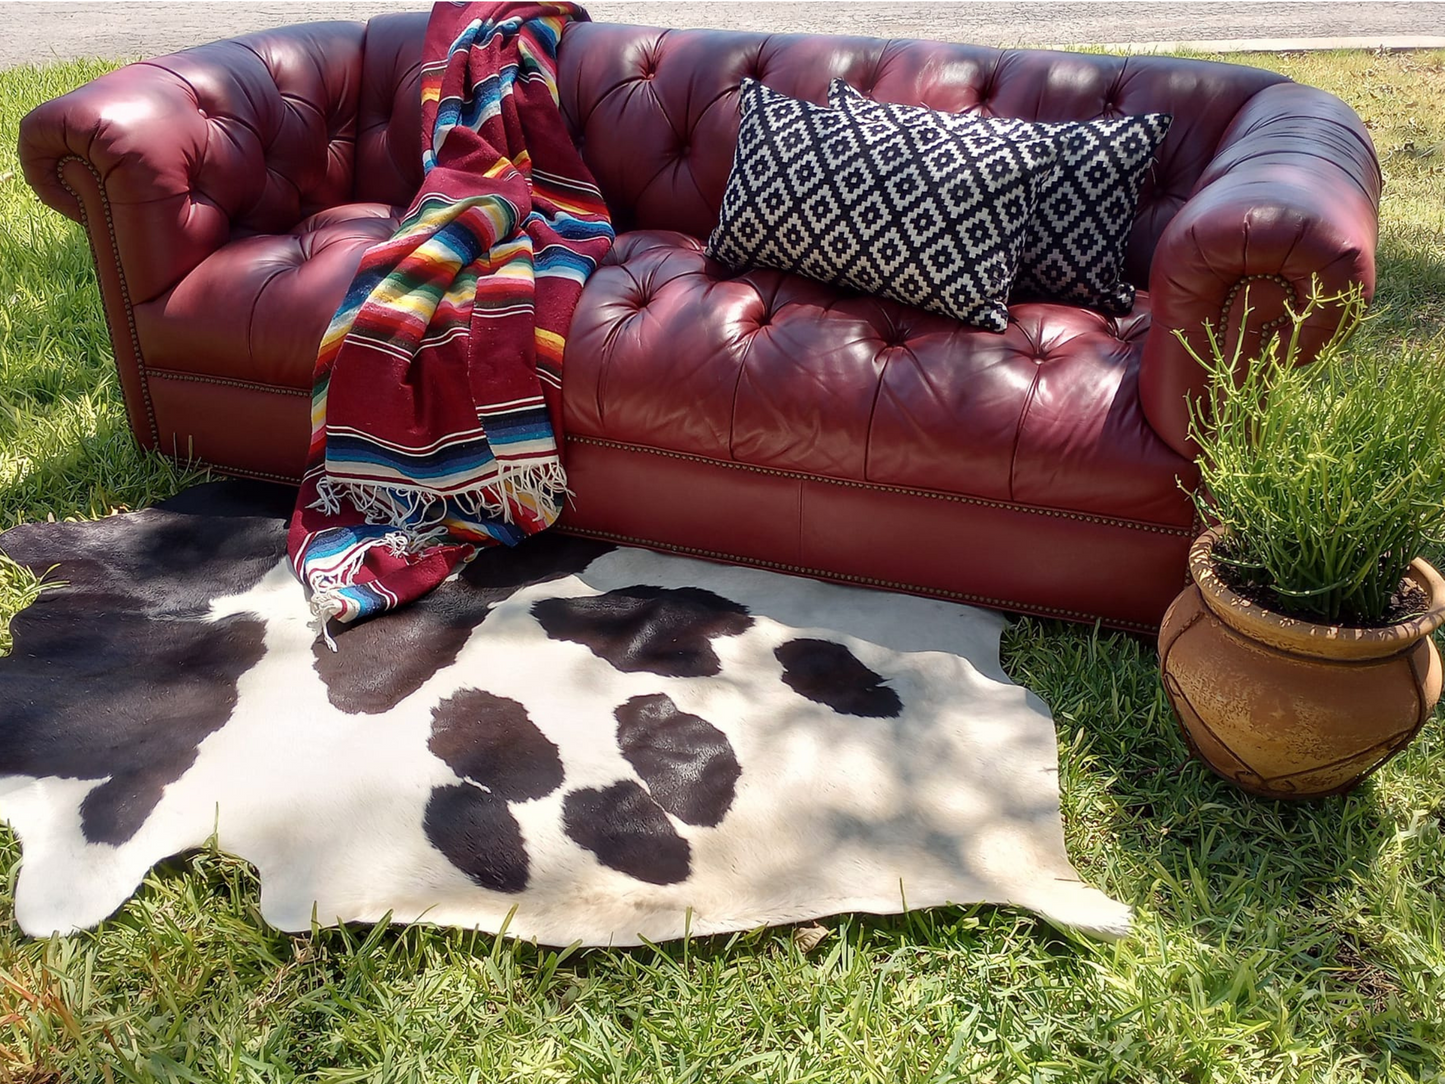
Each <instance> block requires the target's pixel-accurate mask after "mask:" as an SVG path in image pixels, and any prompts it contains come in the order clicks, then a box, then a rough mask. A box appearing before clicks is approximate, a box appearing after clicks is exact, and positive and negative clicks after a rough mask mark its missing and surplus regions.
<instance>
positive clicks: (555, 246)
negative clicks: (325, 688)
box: [288, 3, 613, 648]
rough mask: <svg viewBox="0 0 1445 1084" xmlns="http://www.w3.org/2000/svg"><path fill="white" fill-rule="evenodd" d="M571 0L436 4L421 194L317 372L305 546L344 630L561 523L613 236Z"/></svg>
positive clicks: (355, 284) (300, 545)
mask: <svg viewBox="0 0 1445 1084" xmlns="http://www.w3.org/2000/svg"><path fill="white" fill-rule="evenodd" d="M586 18H587V13H586V12H585V11H583V10H582V9H581V8H579V7H577V6H576V5H574V4H569V3H470V4H449V3H443V4H437V5H436V6H435V7H434V8H433V10H432V13H431V19H430V21H429V23H428V25H427V32H426V43H425V46H424V52H423V66H422V72H421V95H422V146H423V151H422V167H423V171H424V179H423V181H422V185H421V190H420V191H419V192H418V193H417V196H416V198H415V199H414V200H413V201H412V204H411V206H410V207H409V208H408V210H407V212H406V214H405V216H404V217H403V218H402V221H401V224H400V226H398V228H397V231H396V233H395V234H394V235H393V236H392V237H391V238H390V239H389V240H388V241H386V242H384V243H382V244H380V245H377V246H376V247H374V248H372V249H370V250H369V251H368V252H367V253H366V255H365V256H364V257H363V259H362V261H361V267H360V269H359V270H358V271H357V273H356V277H355V279H354V280H353V281H352V284H351V287H350V289H349V290H348V291H347V294H346V298H345V300H343V301H342V303H341V307H340V308H339V309H338V310H337V312H336V315H335V316H334V317H333V318H332V321H331V324H330V326H329V327H328V328H327V331H326V334H325V336H324V338H323V339H322V343H321V348H320V351H319V353H318V356H317V360H316V376H315V383H314V390H313V392H312V405H311V430H312V431H311V446H310V454H309V458H308V462H307V468H306V473H305V476H304V479H303V483H302V488H301V494H300V498H299V500H298V502H297V505H296V510H295V513H294V515H293V517H292V520H291V527H290V534H289V539H288V549H289V552H290V557H291V562H292V565H293V566H294V568H295V570H296V574H297V576H298V577H299V578H300V579H301V581H302V582H303V583H304V584H306V585H307V586H308V587H309V588H310V589H311V609H312V613H313V615H314V617H315V619H316V628H317V631H318V633H319V634H320V635H321V636H322V637H323V638H325V639H326V641H327V643H328V645H330V646H331V647H333V648H334V647H335V644H334V642H333V641H332V640H331V637H330V635H329V633H328V632H327V627H326V626H327V622H328V621H329V620H330V619H332V618H335V619H336V620H338V621H341V622H351V621H355V620H357V619H358V618H363V617H367V616H370V615H372V614H375V613H379V612H381V611H384V610H390V609H394V608H396V607H398V606H401V605H403V604H404V603H407V602H409V601H411V600H413V599H415V598H418V597H419V596H421V595H423V594H425V593H427V592H428V591H430V590H432V589H433V588H435V587H436V586H437V585H438V584H440V583H442V582H443V581H444V580H445V579H446V578H447V577H448V576H449V575H451V574H452V572H454V571H455V570H456V569H457V568H458V567H459V566H460V565H463V564H465V563H466V562H467V561H469V560H471V559H472V558H473V557H474V556H475V555H476V554H477V553H478V552H479V550H480V548H481V547H484V546H489V545H494V544H497V543H501V544H503V545H514V544H515V543H516V542H518V541H520V540H521V539H522V538H525V537H526V536H528V535H530V534H534V533H535V532H537V531H540V530H542V529H543V528H545V527H547V526H549V525H550V524H551V523H552V522H553V521H554V520H555V519H556V518H557V515H558V513H559V512H560V511H561V508H562V502H563V500H564V499H565V497H566V477H565V475H564V474H563V470H562V463H561V459H560V457H559V455H558V439H557V438H558V433H559V428H558V426H559V422H560V415H559V406H560V401H559V396H558V395H557V394H555V393H556V392H558V391H559V390H560V387H561V378H562V350H563V345H564V341H565V336H566V333H567V328H568V325H569V323H570V322H571V319H572V311H573V309H574V308H575V306H576V304H577V297H578V295H579V294H580V292H581V289H582V285H583V283H584V282H585V281H586V279H587V276H588V275H589V274H590V273H591V271H592V270H593V269H594V268H595V267H596V266H597V263H598V261H599V260H601V258H602V257H603V256H604V255H605V254H606V252H607V250H608V248H609V247H610V246H611V244H612V238H613V233H612V226H611V224H610V222H609V220H608V217H607V208H606V206H605V204H604V203H603V202H602V198H601V196H600V195H599V193H598V191H597V187H596V185H595V184H594V183H593V180H592V177H591V174H590V173H589V172H588V170H587V167H586V166H585V165H584V164H583V162H582V159H581V156H580V155H579V154H578V153H577V149H576V147H575V146H574V145H573V143H572V140H571V137H570V136H569V135H568V132H567V129H566V126H565V125H564V123H563V121H562V116H561V112H560V110H559V108H558V99H557V46H558V43H559V42H560V41H561V38H562V32H563V30H564V29H565V27H566V25H567V23H568V22H569V21H571V20H584V19H586Z"/></svg>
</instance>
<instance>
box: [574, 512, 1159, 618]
mask: <svg viewBox="0 0 1445 1084" xmlns="http://www.w3.org/2000/svg"><path fill="white" fill-rule="evenodd" d="M557 530H558V531H560V532H561V533H563V534H574V535H582V536H584V537H586V538H602V539H606V540H607V541H609V542H625V543H628V544H630V545H637V546H644V547H646V548H648V549H654V550H666V551H668V552H669V553H687V554H692V555H694V556H697V557H708V558H711V559H712V560H715V561H726V562H728V563H730V564H740V565H753V566H756V567H760V568H770V569H776V570H778V571H780V572H789V573H793V574H796V575H803V576H812V577H815V578H818V579H825V580H837V581H841V582H844V583H857V584H864V585H866V586H868V587H885V588H890V589H892V590H895V591H904V592H907V593H909V594H916V595H927V596H931V597H933V598H940V597H942V598H949V599H955V600H958V601H961V602H976V603H980V604H982V605H984V606H991V607H994V608H995V609H1005V610H1016V611H1019V612H1021V613H1031V614H1036V615H1038V616H1041V617H1063V618H1070V619H1072V620H1075V621H1104V622H1105V623H1106V624H1108V625H1110V626H1112V627H1116V628H1121V629H1125V630H1126V631H1129V632H1142V633H1154V632H1158V631H1159V630H1158V626H1155V625H1146V624H1143V623H1142V622H1138V621H1124V620H1119V619H1116V618H1105V617H1101V616H1100V615H1098V614H1091V613H1085V612H1084V611H1083V610H1065V609H1062V608H1059V607H1056V606H1038V605H1035V604H1033V603H1028V604H1024V603H1020V602H1015V601H1013V600H1011V599H1002V598H993V597H992V596H989V595H973V594H969V593H967V592H965V591H949V590H946V589H945V588H942V587H920V586H919V585H918V584H914V583H901V582H899V581H897V580H883V579H878V578H877V577H875V576H855V575H853V574H851V573H848V572H832V571H829V570H828V569H822V568H810V567H808V566H806V565H790V564H784V563H783V562H781V561H765V560H763V559H762V558H759V557H740V556H738V555H737V554H735V553H722V552H719V551H717V550H704V549H698V548H696V547H694V546H680V545H677V544H675V543H672V542H658V541H657V540H655V539H648V538H634V537H632V536H631V535H625V534H616V533H614V532H612V531H594V530H592V529H591V528H588V527H573V526H571V525H570V524H560V525H558V527H557Z"/></svg>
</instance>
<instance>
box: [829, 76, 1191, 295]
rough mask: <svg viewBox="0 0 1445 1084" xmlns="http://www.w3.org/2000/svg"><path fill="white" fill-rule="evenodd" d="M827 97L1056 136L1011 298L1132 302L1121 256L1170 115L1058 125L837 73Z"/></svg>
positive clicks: (957, 127)
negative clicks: (934, 102)
mask: <svg viewBox="0 0 1445 1084" xmlns="http://www.w3.org/2000/svg"><path fill="white" fill-rule="evenodd" d="M828 102H829V104H830V105H832V106H834V107H835V108H838V109H842V110H843V111H844V112H848V113H852V114H853V115H855V116H857V117H859V118H862V119H868V120H878V119H882V118H884V117H888V118H891V119H892V120H894V121H895V122H897V123H899V124H903V125H913V124H925V125H928V126H929V127H933V126H936V125H939V124H942V125H944V126H945V127H949V128H951V129H952V130H954V131H968V130H980V129H981V130H983V131H986V132H989V133H991V134H994V135H999V136H1003V137H1005V138H1007V139H1021V140H1035V139H1039V138H1044V137H1052V138H1055V139H1058V140H1059V142H1060V148H1059V162H1058V168H1057V169H1056V170H1055V171H1054V173H1053V174H1052V176H1051V177H1050V178H1049V179H1048V180H1047V181H1046V182H1045V185H1044V188H1043V191H1042V192H1041V193H1040V195H1039V203H1038V206H1037V207H1036V208H1035V210H1034V219H1033V222H1032V224H1031V225H1030V228H1029V236H1028V239H1027V241H1026V242H1025V243H1024V248H1023V252H1022V255H1021V258H1020V261H1019V269H1018V276H1017V278H1015V279H1014V284H1013V291H1012V295H1011V296H1012V298H1013V299H1014V300H1022V299H1024V298H1029V297H1037V298H1046V299H1048V300H1051V301H1064V302H1068V303H1070V304H1074V305H1084V306H1087V307H1089V308H1097V309H1101V310H1102V311H1104V312H1107V313H1112V314H1114V315H1121V314H1123V313H1127V312H1128V311H1129V310H1130V309H1131V308H1132V307H1133V305H1134V287H1133V286H1131V285H1129V283H1127V282H1125V281H1124V278H1123V272H1124V256H1125V253H1126V250H1127V249H1128V245H1129V231H1130V230H1131V229H1132V228H1133V226H1134V215H1135V212H1136V210H1137V208H1138V205H1139V189H1140V188H1141V187H1143V184H1144V178H1145V176H1147V174H1148V172H1149V166H1150V164H1151V163H1152V162H1153V161H1154V152H1155V151H1156V150H1158V148H1159V144H1160V143H1162V142H1163V141H1164V136H1165V135H1166V134H1168V132H1169V124H1170V122H1171V121H1172V120H1173V117H1172V116H1171V115H1170V114H1168V113H1145V114H1142V115H1140V116H1134V117H1118V118H1116V119H1113V120H1091V121H1066V122H1049V121H1027V120H1011V119H1008V118H1004V117H977V116H973V115H971V114H968V113H941V112H938V111H937V110H933V109H926V108H924V107H923V106H912V105H888V104H884V103H881V102H875V101H873V100H871V99H870V98H868V97H866V96H864V95H863V94H862V93H861V92H860V91H858V90H855V89H854V88H853V87H851V86H849V85H848V84H847V83H846V82H844V81H843V80H842V79H834V80H833V83H832V85H831V86H830V87H829V88H828Z"/></svg>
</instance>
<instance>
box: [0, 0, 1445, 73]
mask: <svg viewBox="0 0 1445 1084" xmlns="http://www.w3.org/2000/svg"><path fill="white" fill-rule="evenodd" d="M427 6H428V5H427V3H426V0H337V2H334V3H316V2H314V0H302V2H297V3H283V2H277V0H261V2H245V0H231V2H224V0H168V2H161V3H157V2H151V0H145V2H129V3H120V2H111V3H57V2H54V0H0V68H4V67H9V66H12V65H15V64H27V63H44V62H46V61H49V60H60V59H64V58H68V57H76V56H104V57H116V58H119V57H142V56H159V55H160V54H162V53H168V52H172V51H174V50H176V49H183V48H185V47H187V46H190V45H197V44H200V43H201V42H206V41H213V40H215V39H216V38H224V37H230V36H232V35H235V34H240V33H244V32H246V31H249V30H259V29H262V28H264V27H268V26H281V25H284V24H286V23H300V22H308V21H311V20H315V19H364V18H367V17H369V16H371V15H375V14H378V13H381V12H384V11H407V10H419V9H423V8H426V7H427ZM587 6H588V8H589V9H590V11H591V13H592V17H593V18H595V19H598V20H605V21H608V22H631V23H643V24H650V25H657V26H676V27H694V26H713V27H725V28H729V29H736V30H766V31H777V32H806V31H815V32H824V33H834V34H866V35H870V36H874V37H905V38H934V39H941V40H944V41H964V42H977V43H980V44H989V45H1021V44H1028V45H1071V44H1072V45H1078V44H1112V45H1120V44H1123V43H1130V44H1132V45H1136V46H1137V45H1140V44H1144V45H1150V44H1153V45H1158V46H1165V47H1167V46H1173V45H1177V44H1181V43H1201V45H1200V47H1204V48H1218V47H1220V45H1219V44H1218V43H1241V42H1245V43H1248V44H1251V45H1253V46H1254V47H1256V48H1283V47H1299V45H1300V44H1301V43H1305V42H1310V43H1314V44H1317V45H1320V44H1343V43H1348V44H1358V45H1368V46H1374V45H1379V44H1387V45H1406V44H1412V45H1425V44H1428V45H1439V46H1445V3H1369V4H1364V3H1291V2H1278V0H1273V2H1265V0H1261V2H1255V3H1240V2H1209V3H1122V2H1119V0H1110V2H1108V3H1096V2H1085V3H1058V2H1053V0H1025V2H993V3H984V2H979V0H972V2H946V0H942V2H937V0H936V2H932V3H916V2H912V0H910V2H905V3H879V2H875V0H869V2H831V3H817V2H803V3H769V2H742V3H724V2H717V0H682V2H675V3H669V2H657V0H595V2H593V3H590V4H588V5H587Z"/></svg>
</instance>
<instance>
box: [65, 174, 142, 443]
mask: <svg viewBox="0 0 1445 1084" xmlns="http://www.w3.org/2000/svg"><path fill="white" fill-rule="evenodd" d="M68 162H79V163H80V164H81V165H82V166H84V167H85V168H86V169H88V170H90V175H91V176H92V177H94V178H95V187H96V191H97V193H98V194H99V196H100V208H101V210H102V211H103V212H104V213H105V229H106V233H107V234H108V235H109V237H110V253H111V258H112V259H114V260H115V273H116V278H117V279H119V281H120V299H121V304H122V306H123V307H124V309H125V322H126V325H127V327H128V328H129V330H130V348H131V351H132V353H133V354H134V356H135V367H136V372H137V373H138V374H139V375H140V397H141V402H142V403H144V404H145V411H146V421H147V422H148V423H149V424H150V430H151V444H152V446H156V447H158V446H159V445H160V442H161V435H160V430H159V429H158V428H157V427H156V412H155V408H154V407H153V406H152V405H151V393H150V386H149V378H148V377H147V375H146V365H145V355H144V354H142V353H141V348H140V336H139V335H138V334H137V333H136V329H135V312H134V310H133V309H132V308H131V303H130V284H129V283H128V282H127V281H126V277H125V268H124V267H122V266H121V262H120V244H119V242H117V241H116V237H115V220H114V219H113V218H112V217H111V213H110V197H109V196H108V195H106V191H105V182H104V181H103V180H101V176H100V171H99V170H98V169H96V168H95V166H93V165H92V164H91V163H90V162H88V161H86V160H85V159H84V158H82V157H80V155H78V154H68V155H66V156H65V157H64V158H62V159H60V160H59V161H58V162H56V163H55V177H56V180H58V181H59V182H60V187H62V188H64V189H65V190H66V191H67V192H69V193H70V195H71V198H72V199H74V200H75V204H76V207H77V208H78V209H79V211H80V225H81V228H83V229H84V230H85V236H86V240H87V241H89V242H90V257H91V259H92V260H94V261H95V265H96V267H97V268H99V267H100V252H99V251H98V250H97V249H96V245H95V241H96V238H95V234H94V232H92V230H91V228H90V216H89V215H87V214H86V213H85V200H83V199H81V198H80V193H78V192H76V190H75V189H73V188H71V187H70V182H69V181H67V180H66V179H65V166H66V163H68ZM97 277H98V276H97ZM97 285H100V284H99V283H97ZM104 299H105V288H104V286H101V301H102V306H104ZM105 322H106V326H107V327H110V314H109V312H107V313H106V319H105ZM110 338H111V353H112V354H116V350H115V331H114V329H111V333H110ZM113 360H114V361H115V368H116V375H117V376H119V375H120V358H119V357H118V356H117V357H115V358H114V359H113ZM121 387H122V388H124V387H125V383H124V381H122V382H121Z"/></svg>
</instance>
